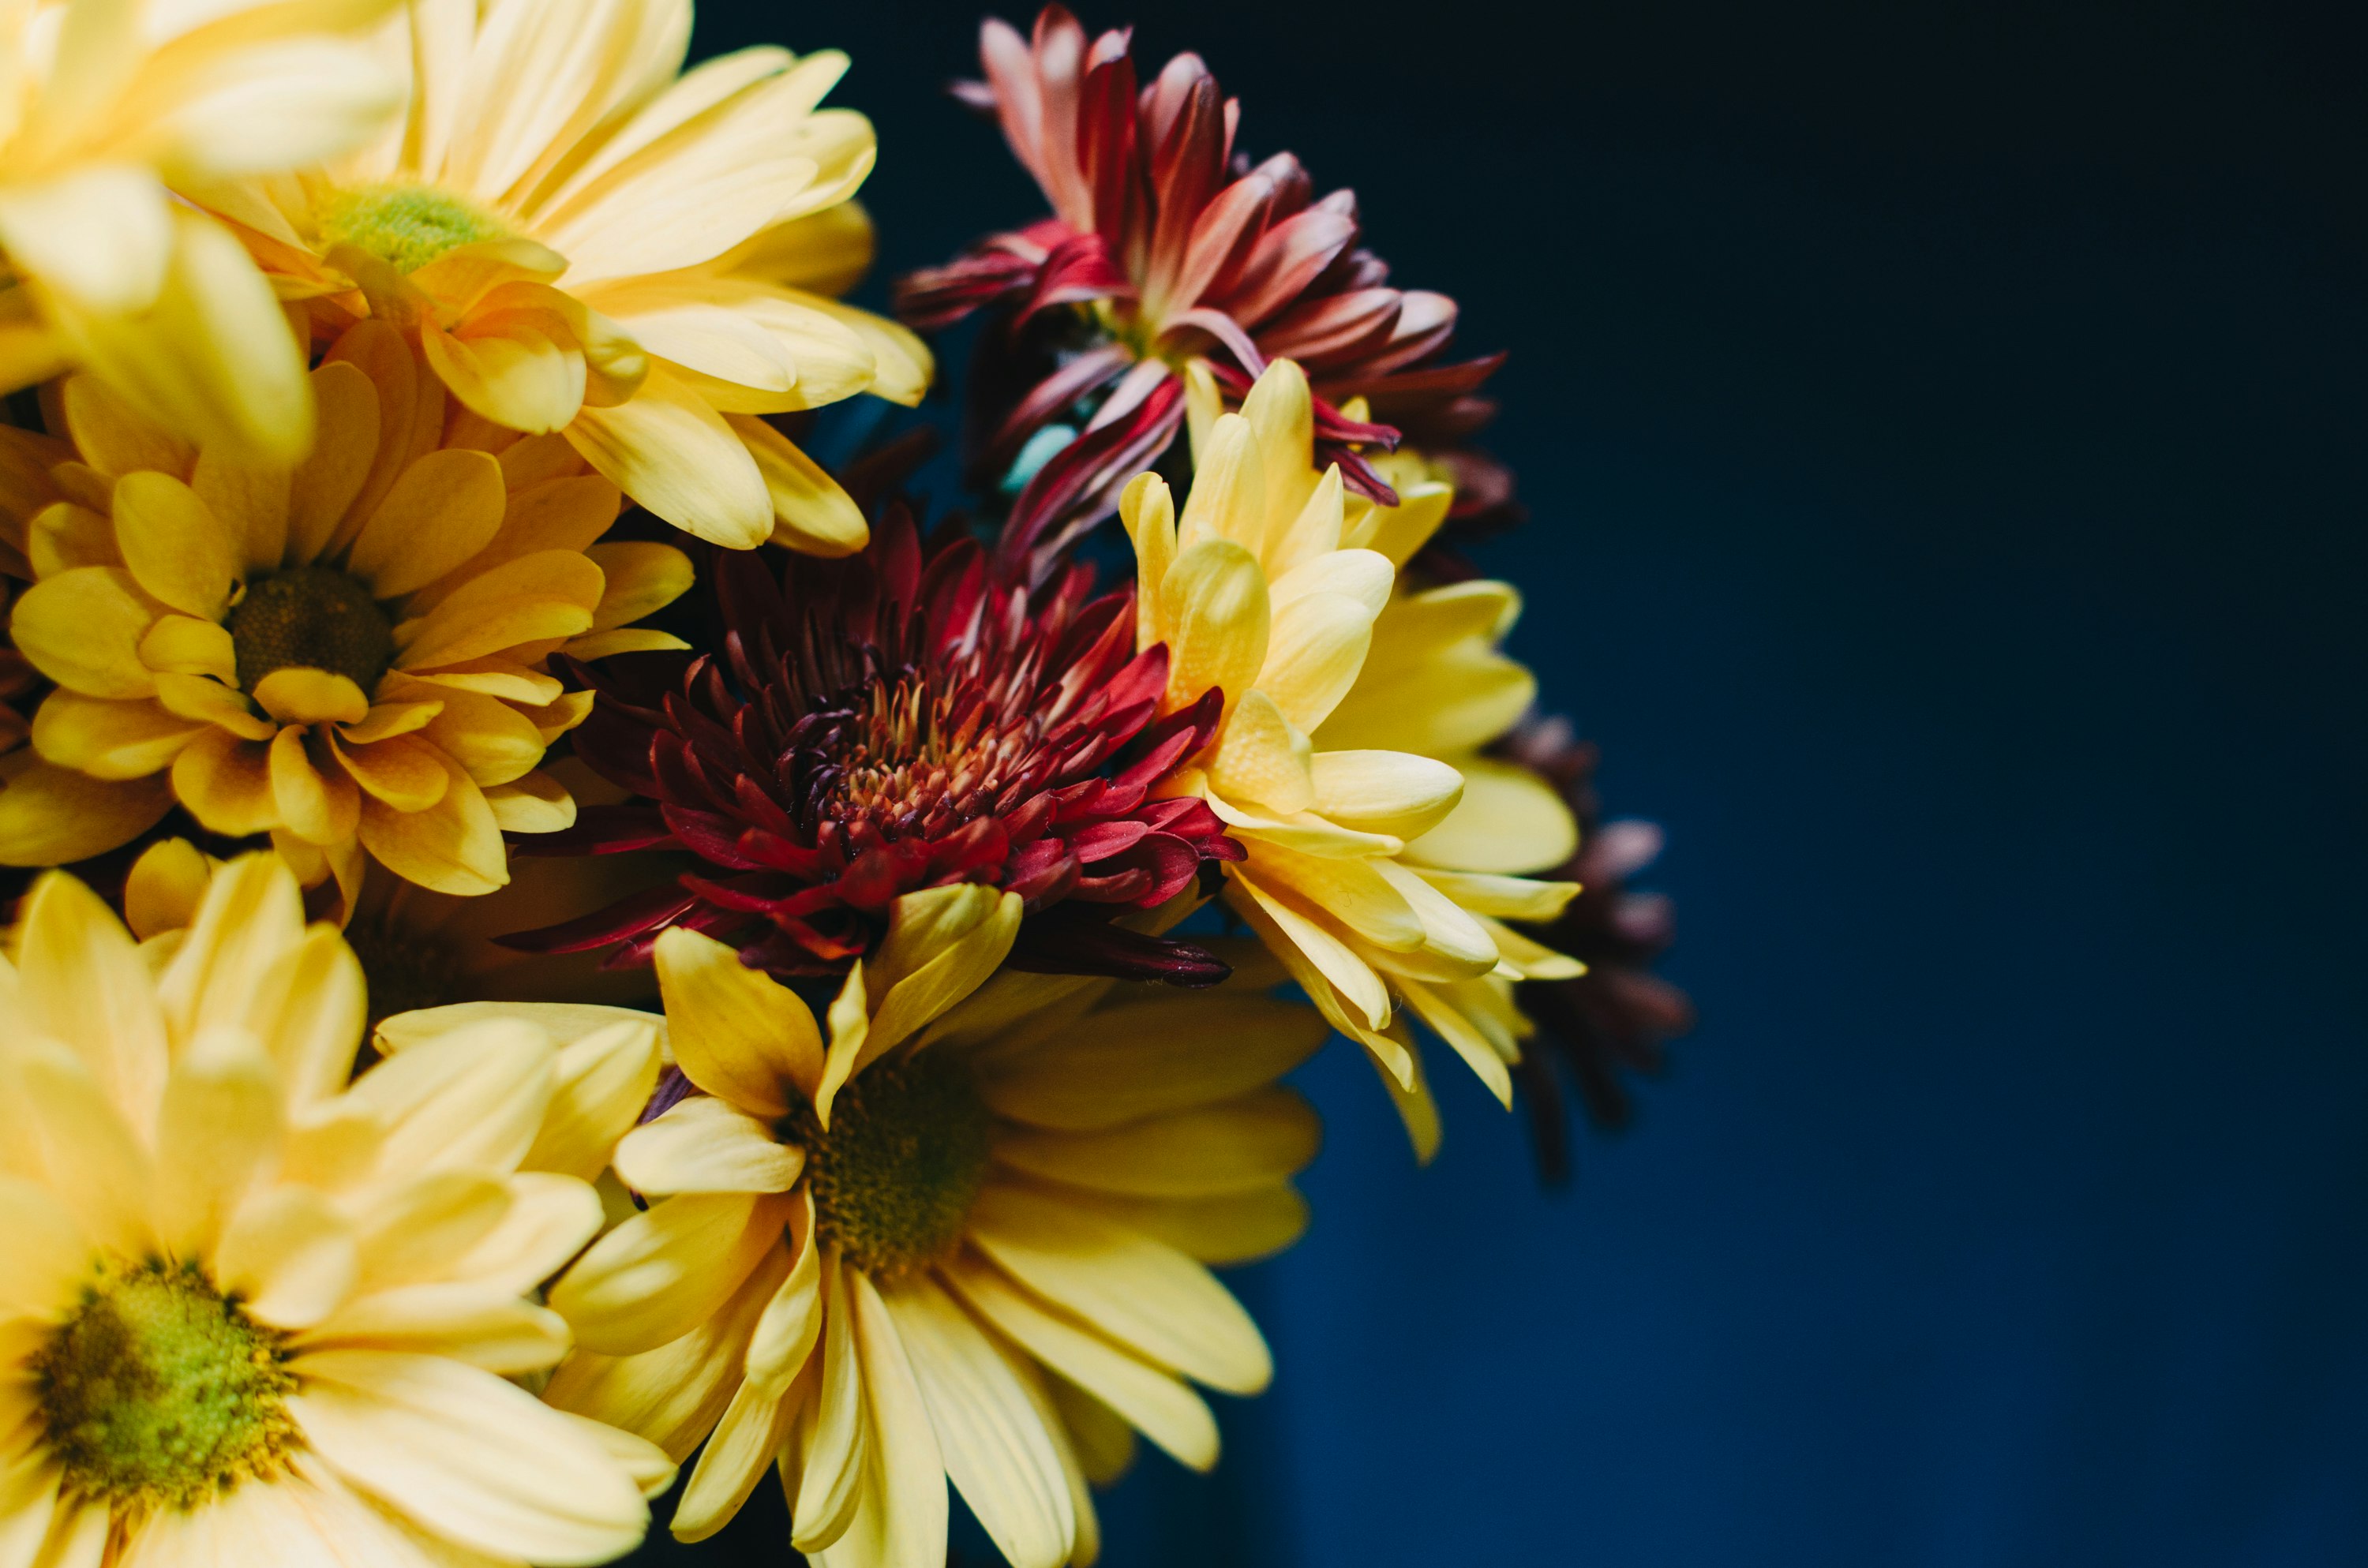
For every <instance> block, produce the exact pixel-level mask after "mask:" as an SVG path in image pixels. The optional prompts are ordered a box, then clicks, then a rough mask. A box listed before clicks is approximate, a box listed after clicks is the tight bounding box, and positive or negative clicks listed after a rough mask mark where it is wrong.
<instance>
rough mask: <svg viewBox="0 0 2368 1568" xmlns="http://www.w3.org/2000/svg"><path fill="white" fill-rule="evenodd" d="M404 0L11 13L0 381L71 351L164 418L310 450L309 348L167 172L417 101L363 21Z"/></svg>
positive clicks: (66, 357)
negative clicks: (372, 46)
mask: <svg viewBox="0 0 2368 1568" xmlns="http://www.w3.org/2000/svg"><path fill="white" fill-rule="evenodd" d="M394 9H397V7H396V6H394V4H393V0H360V3H359V4H353V5H337V6H323V5H292V6H291V5H282V4H274V3H271V0H226V3H222V4H209V5H203V6H164V5H144V6H121V5H118V4H114V3H112V0H22V3H20V4H17V5H12V6H7V7H6V9H5V11H0V61H5V62H6V65H5V67H0V391H14V390H16V389H17V388H18V387H22V386H27V385H29V384H31V383H32V382H35V381H43V380H46V379H48V378H50V377H51V376H54V375H56V374H58V373H59V372H61V371H63V370H64V369H69V368H72V367H74V366H81V367H83V368H85V369H87V370H88V371H89V372H90V373H92V374H94V375H97V376H99V377H101V378H102V379H104V380H105V381H107V382H108V385H109V386H110V387H111V388H112V389H113V390H114V392H116V394H117V395H118V396H119V397H121V398H123V399H124V400H125V401H127V402H128V403H131V404H132V405H133V406H134V407H136V408H138V409H140V410H141V411H142V413H143V414H145V415H147V416H148V417H150V418H151V419H154V420H155V421H157V422H159V423H163V424H168V425H173V426H177V427H179V428H181V429H185V430H188V431H190V432H192V433H193V434H195V435H197V436H199V437H201V438H203V439H204V440H205V441H206V442H207V443H208V444H210V445H213V446H220V447H225V448H227V447H238V448H242V449H245V450H246V451H248V452H250V453H253V454H257V455H262V456H266V457H270V458H273V459H276V460H279V461H283V462H288V461H293V460H295V459H297V458H298V457H301V456H302V454H303V451H304V449H305V446H306V444H307V443H308V442H309V440H310V439H311V437H312V430H313V413H312V408H311V405H310V403H309V401H308V400H307V399H306V397H305V393H304V381H303V376H304V359H303V354H302V349H301V347H299V345H298V344H297V343H296V342H295V341H294V339H293V338H292V337H291V335H290V333H289V330H288V324H287V321H286V318H285V317H283V316H282V315H281V313H280V311H279V304H278V302H277V301H275V300H274V299H273V297H272V291H271V289H270V286H269V285H268V283H266V282H265V280H264V279H263V278H262V277H261V276H260V275H259V274H258V273H257V272H256V268H255V266H254V264H253V263H252V262H250V261H249V260H248V259H247V257H246V256H245V253H244V252H243V251H242V250H241V249H240V247H239V245H238V244H237V242H236V241H234V240H233V239H232V238H231V237H230V236H229V235H228V234H226V233H223V232H222V228H221V226H220V225H218V224H215V223H211V222H207V221H206V220H205V219H203V218H201V217H199V215H197V214H196V213H194V212H191V211H189V210H188V209H187V208H185V207H183V206H181V205H180V204H178V203H176V202H175V201H173V200H172V199H171V197H170V196H169V195H168V193H167V191H166V185H167V183H168V182H180V181H185V180H206V179H220V178H225V177H232V176H255V175H268V174H276V173H279V172H280V171H283V170H287V169H290V168H293V167H295V166H296V165H299V164H303V163H309V162H311V161H312V160H313V159H315V158H323V157H330V156H334V155H336V154H337V153H343V152H345V151H346V150H347V148H349V147H352V146H354V145H355V144H357V143H358V142H360V141H362V140H363V139H364V138H365V137H367V136H368V135H370V132H371V131H374V130H375V129H376V128H377V127H378V126H379V125H380V124H381V122H382V121H384V119H386V118H387V116H389V115H390V114H392V113H393V111H394V109H395V108H397V107H398V106H399V104H400V103H401V101H402V88H401V85H400V84H399V83H398V82H397V81H396V80H395V79H394V78H393V77H392V76H390V75H389V74H386V73H385V72H384V71H382V70H381V69H380V68H379V67H378V66H377V65H376V64H374V63H373V62H372V61H371V60H370V55H369V52H368V51H367V50H366V49H364V48H363V47H362V46H361V45H360V44H359V43H358V42H356V41H354V40H352V39H351V38H350V37H348V36H346V35H348V34H350V33H351V32H352V31H353V30H355V29H358V28H368V27H369V26H370V24H372V23H374V22H376V21H377V20H379V19H380V18H381V17H383V16H385V15H386V14H387V13H388V12H389V11H391V10H394Z"/></svg>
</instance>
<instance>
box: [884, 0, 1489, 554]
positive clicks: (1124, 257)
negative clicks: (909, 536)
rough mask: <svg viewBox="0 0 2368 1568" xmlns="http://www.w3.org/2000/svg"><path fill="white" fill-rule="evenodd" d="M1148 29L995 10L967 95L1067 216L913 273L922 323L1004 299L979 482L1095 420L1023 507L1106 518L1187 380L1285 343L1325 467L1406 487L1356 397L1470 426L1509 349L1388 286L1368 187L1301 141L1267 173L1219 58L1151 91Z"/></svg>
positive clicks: (1062, 517)
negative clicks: (1476, 347)
mask: <svg viewBox="0 0 2368 1568" xmlns="http://www.w3.org/2000/svg"><path fill="white" fill-rule="evenodd" d="M1130 41H1131V40H1130V38H1129V35H1128V34H1127V33H1126V32H1124V31H1112V32H1106V33H1104V34H1102V35H1101V36H1100V37H1099V38H1096V39H1093V40H1090V41H1089V40H1087V35H1086V32H1085V29H1084V28H1081V27H1080V26H1079V25H1078V23H1077V20H1076V17H1073V16H1071V15H1070V14H1069V12H1068V11H1067V10H1065V9H1064V8H1063V7H1062V6H1057V5H1055V6H1046V7H1045V8H1044V10H1043V11H1042V13H1041V14H1039V16H1038V17H1037V19H1036V27H1035V32H1034V35H1033V37H1032V38H1029V39H1023V38H1022V37H1021V36H1020V35H1019V32H1018V31H1017V30H1015V29H1014V28H1012V27H1011V26H1010V25H1009V24H1008V23H1006V22H1003V21H1000V20H993V19H990V20H989V21H988V22H987V23H986V24H985V28H984V29H983V31H982V33H981V36H980V45H979V55H980V60H981V62H982V64H983V65H984V66H985V73H986V80H985V82H984V83H981V84H975V85H972V86H971V87H970V88H968V89H967V91H966V96H968V97H970V98H971V99H972V101H973V102H974V103H976V104H978V105H980V106H981V107H983V108H988V109H991V110H992V111H993V112H994V114H995V115H996V118H997V119H999V120H1000V121H1001V123H1002V127H1003V133H1004V137H1005V139H1006V140H1007V141H1008V142H1009V143H1010V144H1011V150H1012V152H1013V153H1014V154H1015V155H1016V156H1017V157H1018V158H1019V162H1020V163H1021V164H1022V165H1024V166H1025V167H1026V168H1027V170H1028V172H1029V173H1030V175H1032V176H1035V179H1036V183H1037V185H1038V187H1040V188H1041V189H1042V191H1043V193H1044V198H1045V199H1046V200H1047V201H1048V202H1049V203H1050V204H1051V206H1052V209H1053V215H1052V216H1051V217H1049V218H1046V219H1042V220H1041V221H1039V222H1035V223H1031V224H1030V225H1029V226H1028V227H1026V228H1024V229H1020V230H1018V231H1016V232H1013V233H1003V234H997V235H996V236H995V237H993V238H992V239H989V240H987V241H985V242H984V243H983V244H980V245H979V246H978V247H977V248H976V249H974V250H973V252H972V253H971V254H970V255H968V256H964V257H962V259H960V260H958V261H956V262H954V263H952V264H951V265H950V266H947V267H939V268H937V269H934V270H931V271H926V272H921V273H917V274H915V275H914V276H913V277H911V278H906V279H905V280H903V282H902V283H901V284H900V285H899V289H898V303H899V308H900V310H901V311H902V312H903V313H904V315H905V320H907V321H908V322H911V323H912V324H915V325H916V326H919V327H922V328H923V329H925V330H926V329H933V328H936V327H940V326H945V325H948V324H951V323H953V322H956V321H959V320H961V319H962V317H964V316H966V315H968V314H970V313H972V312H974V311H977V310H980V309H982V308H985V307H993V308H995V309H996V311H997V312H998V319H997V323H996V326H995V327H994V328H993V329H991V330H990V332H989V333H988V335H987V337H986V341H985V347H984V348H983V350H982V353H983V356H984V357H983V358H982V360H981V363H980V366H979V368H978V371H977V374H978V376H979V377H980V378H982V379H983V382H984V384H985V386H986V387H988V388H990V389H992V391H991V393H990V395H989V396H988V397H986V398H985V399H984V400H983V402H985V403H991V404H992V405H993V406H992V407H983V408H982V409H981V412H982V413H984V414H985V415H987V418H986V422H985V426H983V428H982V430H981V431H980V440H979V449H978V452H977V458H978V462H979V466H980V470H981V472H982V474H983V475H984V476H985V477H988V478H1000V477H1001V476H1002V474H1003V472H1004V471H1005V470H1006V469H1008V467H1009V466H1010V465H1011V463H1012V461H1013V460H1014V459H1015V458H1017V457H1019V454H1020V452H1021V450H1022V449H1023V448H1025V447H1026V446H1027V445H1028V443H1029V441H1030V438H1031V437H1034V436H1035V435H1036V434H1037V433H1038V432H1039V431H1040V430H1042V429H1043V428H1044V427H1045V426H1048V425H1050V424H1054V423H1063V424H1067V425H1071V426H1077V427H1079V428H1081V430H1082V437H1081V438H1080V439H1079V440H1077V441H1076V442H1075V443H1073V444H1072V446H1071V447H1070V448H1069V449H1067V450H1065V451H1064V452H1063V453H1062V454H1060V456H1058V457H1057V458H1055V459H1054V460H1053V461H1052V462H1051V463H1048V464H1046V465H1045V467H1044V468H1043V470H1042V471H1041V472H1040V473H1039V475H1038V477H1037V480H1036V482H1034V483H1036V485H1037V488H1038V492H1039V493H1038V494H1037V495H1036V496H1034V497H1033V498H1031V503H1030V504H1026V505H1025V510H1027V511H1028V512H1029V513H1030V514H1031V515H1033V516H1035V517H1037V518H1039V519H1040V521H1039V526H1052V525H1053V524H1058V523H1065V522H1066V521H1067V520H1069V519H1070V518H1072V517H1078V516H1083V517H1099V516H1102V515H1104V514H1106V513H1107V511H1108V509H1109V506H1110V504H1111V502H1112V501H1113V500H1114V498H1115V496H1116V494H1117V492H1118V489H1119V486H1120V485H1121V483H1123V482H1124V481H1125V479H1126V478H1127V477H1128V476H1129V475H1131V474H1133V472H1136V471H1137V470H1139V469H1142V468H1144V467H1147V466H1149V465H1150V463H1151V461H1152V460H1154V459H1156V458H1157V457H1158V456H1159V454H1160V453H1161V452H1162V451H1163V450H1165V449H1167V446H1168V444H1169V443H1170V442H1171V441H1172V440H1173V439H1174V437H1176V435H1177V433H1178V430H1179V429H1181V428H1182V426H1183V420H1184V413H1183V408H1182V400H1181V392H1182V387H1181V384H1180V382H1179V380H1178V378H1180V377H1185V376H1188V375H1189V376H1191V377H1193V378H1195V379H1197V380H1199V381H1201V382H1203V383H1204V384H1205V385H1206V387H1207V388H1208V389H1209V391H1210V392H1211V393H1212V395H1213V394H1216V393H1219V392H1222V394H1223V395H1224V397H1226V398H1227V399H1228V400H1230V401H1232V402H1235V403H1238V402H1239V401H1240V399H1241V398H1242V397H1243V396H1244V395H1245V394H1247V392H1248V391H1249V388H1250V384H1251V382H1252V381H1254V380H1255V379H1256V378H1257V377H1258V374H1259V373H1260V372H1262V371H1263V370H1264V369H1266V367H1267V364H1268V362H1269V360H1272V359H1275V358H1283V357H1288V358H1292V359H1295V360H1297V361H1298V362H1299V363H1300V364H1301V365H1302V366H1303V367H1304V369H1305V370H1306V372H1307V374H1308V376H1309V377H1310V378H1311V380H1312V381H1313V382H1314V384H1315V394H1316V395H1315V403H1314V409H1315V437H1316V440H1317V442H1318V449H1319V452H1320V454H1321V458H1322V460H1323V461H1324V462H1326V463H1334V462H1337V463H1338V464H1339V465H1340V469H1341V475H1342V478H1343V480H1344V481H1345V482H1346V483H1347V484H1348V486H1349V488H1350V489H1351V490H1352V491H1355V492H1357V493H1358V494H1364V495H1368V496H1372V497H1374V498H1376V499H1381V500H1384V501H1387V500H1391V499H1393V497H1392V495H1391V492H1390V489H1389V487H1388V485H1387V484H1386V483H1383V480H1382V478H1381V476H1380V475H1379V474H1378V473H1377V472H1375V471H1374V470H1373V468H1372V466H1371V465H1370V464H1369V463H1368V462H1367V461H1366V460H1365V459H1364V457H1363V456H1361V455H1360V450H1359V449H1360V447H1361V446H1364V445H1366V444H1373V443H1378V444H1381V445H1387V444H1389V443H1391V442H1392V441H1394V440H1395V438H1396V432H1395V430H1394V429H1393V428H1391V427H1390V426H1386V425H1374V424H1370V423H1364V422H1361V421H1356V420H1351V419H1350V418H1349V417H1348V416H1346V415H1343V414H1342V412H1341V411H1340V408H1339V407H1338V404H1339V403H1343V402H1345V401H1347V400H1348V399H1349V398H1352V397H1362V398H1364V399H1365V400H1366V401H1367V402H1368V403H1370V404H1371V405H1372V408H1373V410H1374V411H1375V414H1376V415H1377V416H1378V417H1379V418H1382V419H1384V420H1389V419H1410V418H1421V419H1423V420H1425V421H1426V423H1427V426H1428V427H1429V428H1431V429H1433V430H1437V431H1439V432H1441V433H1444V432H1445V431H1447V430H1449V429H1451V428H1469V427H1471V426H1474V425H1476V424H1477V423H1478V422H1480V421H1481V420H1485V418H1486V415H1487V412H1488V409H1487V406H1486V404H1485V403H1481V402H1480V400H1478V399H1476V398H1474V396H1473V395H1472V394H1473V392H1474V389H1475V388H1477V387H1478V385H1479V384H1480V383H1481V381H1484V380H1486V377H1487V376H1488V374H1489V373H1490V372H1491V371H1492V370H1494V369H1496V367H1497V363H1498V359H1497V358H1488V359H1479V360H1473V361H1469V362H1465V363H1461V364H1450V363H1446V362H1444V361H1443V359H1442V358H1441V357H1442V355H1443V353H1444V352H1445V350H1446V347H1447V343H1448V340H1449V338H1450V336H1451V335H1452V334H1453V332H1454V328H1455V316H1456V309H1455V302H1454V301H1452V300H1450V299H1449V298H1447V297H1446V296H1445V295H1443V294H1435V293H1429V292H1426V291H1422V290H1400V289H1395V288H1392V287H1390V286H1389V283H1388V276H1389V268H1388V267H1387V266H1386V265H1384V264H1383V262H1382V261H1381V260H1380V259H1379V258H1377V257H1376V256H1373V254H1372V252H1370V251H1367V250H1365V249H1362V248H1361V247H1360V246H1359V244H1358V239H1359V236H1360V225H1359V222H1358V218H1357V204H1356V198H1355V197H1354V196H1353V195H1352V194H1351V193H1349V192H1348V191H1337V192H1334V193H1333V194H1331V195H1329V196H1326V197H1324V198H1321V199H1318V198H1317V197H1316V195H1315V187H1314V185H1313V184H1312V183H1311V182H1310V180H1309V178H1308V176H1307V174H1306V171H1305V170H1304V169H1302V168H1301V167H1300V165H1299V162H1298V160H1297V159H1295V158H1293V157H1292V155H1291V154H1290V153H1277V154H1276V155H1275V156H1273V157H1271V158H1269V159H1267V160H1266V161H1265V162H1264V163H1261V164H1258V165H1256V166H1254V167H1252V166H1247V163H1246V160H1238V159H1237V158H1236V156H1235V148H1234V135H1235V126H1236V124H1237V123H1238V120H1239V118H1240V117H1239V110H1238V107H1237V105H1236V104H1235V101H1234V100H1233V99H1230V98H1226V97H1224V96H1223V95H1222V94H1221V92H1220V91H1219V89H1218V86H1217V83H1216V79H1215V78H1214V77H1212V75H1211V74H1209V70H1208V67H1207V66H1206V65H1204V64H1203V63H1202V62H1201V60H1200V57H1199V56H1197V55H1192V54H1179V55H1178V56H1177V57H1176V58H1175V59H1173V60H1171V61H1169V62H1167V66H1166V67H1165V68H1164V69H1162V70H1161V72H1160V73H1159V74H1158V77H1157V78H1156V80H1155V81H1154V82H1153V83H1152V84H1151V85H1149V86H1147V87H1144V88H1143V89H1141V90H1140V91H1138V90H1137V88H1136V85H1135V70H1134V61H1133V57H1132V56H1131V54H1130V53H1129V52H1128V51H1129V46H1130Z"/></svg>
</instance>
